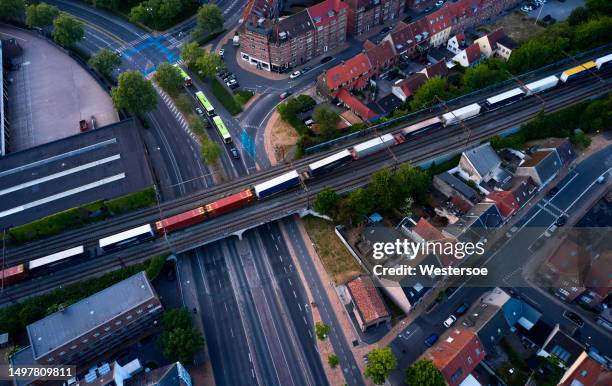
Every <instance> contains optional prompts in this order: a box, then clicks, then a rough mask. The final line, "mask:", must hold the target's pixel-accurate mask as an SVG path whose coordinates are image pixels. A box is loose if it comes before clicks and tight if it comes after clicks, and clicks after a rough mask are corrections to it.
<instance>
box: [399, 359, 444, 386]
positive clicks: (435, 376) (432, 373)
mask: <svg viewBox="0 0 612 386" xmlns="http://www.w3.org/2000/svg"><path fill="white" fill-rule="evenodd" d="M406 384H407V385H409V386H445V385H446V381H445V380H444V377H443V376H442V373H441V372H440V370H438V369H437V368H436V366H434V364H433V362H432V361H430V360H426V359H421V360H418V361H416V362H414V363H413V364H412V366H410V367H408V368H407V369H406Z"/></svg>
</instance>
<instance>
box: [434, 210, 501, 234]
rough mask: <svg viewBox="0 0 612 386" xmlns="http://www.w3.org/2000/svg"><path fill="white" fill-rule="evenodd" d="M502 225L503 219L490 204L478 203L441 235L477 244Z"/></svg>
mask: <svg viewBox="0 0 612 386" xmlns="http://www.w3.org/2000/svg"><path fill="white" fill-rule="evenodd" d="M502 223H503V217H502V215H501V213H500V212H499V210H498V209H497V206H495V204H494V203H492V202H480V203H478V204H476V205H474V207H472V209H470V210H469V212H467V213H466V214H465V215H463V216H461V217H460V218H459V220H458V221H457V222H455V223H454V224H451V225H449V226H447V227H446V228H444V230H443V233H444V234H445V235H447V236H448V237H454V238H456V239H457V240H459V241H463V242H467V241H472V242H478V241H480V240H483V239H487V238H489V237H490V234H491V232H493V231H494V230H495V229H497V228H498V227H499V226H501V224H502Z"/></svg>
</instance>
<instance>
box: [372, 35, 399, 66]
mask: <svg viewBox="0 0 612 386" xmlns="http://www.w3.org/2000/svg"><path fill="white" fill-rule="evenodd" d="M367 42H369V40H368V41H366V43H367ZM364 46H365V44H364ZM365 54H366V56H367V57H368V59H370V64H371V65H372V66H373V67H378V68H379V69H380V68H383V67H387V66H388V65H389V64H390V63H391V62H392V61H393V59H394V58H395V51H394V50H393V46H392V45H391V43H390V42H389V41H386V40H385V41H382V42H381V43H380V44H378V45H376V46H374V47H372V48H369V49H367V51H366V52H365Z"/></svg>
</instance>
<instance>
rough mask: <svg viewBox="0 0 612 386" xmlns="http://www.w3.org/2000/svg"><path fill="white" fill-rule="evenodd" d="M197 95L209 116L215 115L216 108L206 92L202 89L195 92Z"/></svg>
mask: <svg viewBox="0 0 612 386" xmlns="http://www.w3.org/2000/svg"><path fill="white" fill-rule="evenodd" d="M195 95H196V97H197V98H198V100H199V101H200V104H201V105H202V107H204V110H206V114H208V116H209V117H212V116H213V115H215V108H214V107H213V105H212V103H210V101H209V100H208V98H206V96H205V95H204V93H203V92H202V91H198V92H196V93H195Z"/></svg>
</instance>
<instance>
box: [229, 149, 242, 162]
mask: <svg viewBox="0 0 612 386" xmlns="http://www.w3.org/2000/svg"><path fill="white" fill-rule="evenodd" d="M230 153H232V158H233V159H240V154H239V153H238V149H236V148H235V147H232V148H231V149H230Z"/></svg>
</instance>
